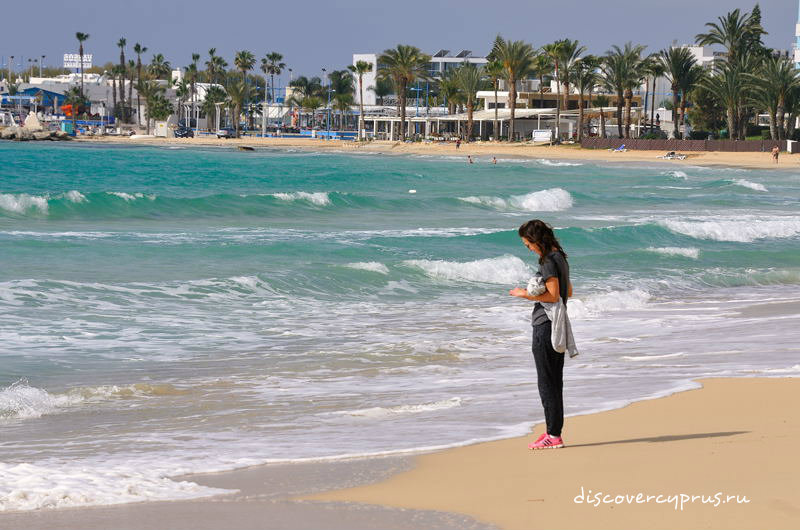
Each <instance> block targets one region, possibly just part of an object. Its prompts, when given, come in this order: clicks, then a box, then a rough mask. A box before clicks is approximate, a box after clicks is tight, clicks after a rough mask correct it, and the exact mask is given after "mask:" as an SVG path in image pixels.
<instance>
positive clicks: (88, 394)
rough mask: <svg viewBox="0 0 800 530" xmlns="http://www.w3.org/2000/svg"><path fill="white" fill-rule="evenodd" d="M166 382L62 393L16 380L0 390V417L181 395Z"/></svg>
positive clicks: (32, 415) (39, 414)
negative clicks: (135, 398)
mask: <svg viewBox="0 0 800 530" xmlns="http://www.w3.org/2000/svg"><path fill="white" fill-rule="evenodd" d="M186 392H187V391H186V390H181V389H179V388H176V387H174V386H172V385H169V384H149V383H134V384H129V385H99V386H92V387H77V388H72V389H70V390H68V391H66V392H63V393H55V394H53V393H50V392H47V391H46V390H43V389H41V388H36V387H32V386H30V385H28V384H27V383H26V382H25V381H17V382H16V383H13V384H12V385H10V386H8V387H6V388H3V389H2V390H0V419H33V418H41V417H42V416H45V415H49V414H56V413H58V412H61V411H62V410H63V409H67V408H68V407H72V406H75V405H79V404H81V403H84V402H96V401H103V400H107V399H117V398H127V397H150V396H167V395H179V394H185V393H186Z"/></svg>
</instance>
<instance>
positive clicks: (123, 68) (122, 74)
mask: <svg viewBox="0 0 800 530" xmlns="http://www.w3.org/2000/svg"><path fill="white" fill-rule="evenodd" d="M127 43H128V41H126V40H125V37H121V38H120V39H119V40H118V41H117V47H119V69H118V70H117V73H118V75H119V105H120V107H121V111H120V115H119V117H120V119H121V120H122V121H123V122H125V123H127V121H128V112H127V108H126V107H125V78H126V77H127V75H126V73H127V63H126V62H125V45H126V44H127Z"/></svg>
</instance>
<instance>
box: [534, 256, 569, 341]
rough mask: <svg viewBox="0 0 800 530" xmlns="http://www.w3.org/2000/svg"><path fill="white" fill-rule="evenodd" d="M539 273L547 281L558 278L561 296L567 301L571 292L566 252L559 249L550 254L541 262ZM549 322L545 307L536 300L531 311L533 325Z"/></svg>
mask: <svg viewBox="0 0 800 530" xmlns="http://www.w3.org/2000/svg"><path fill="white" fill-rule="evenodd" d="M539 274H541V275H542V280H543V281H544V282H545V283H546V282H547V280H549V279H550V278H552V277H554V276H555V277H557V278H558V288H559V289H558V290H559V291H560V294H561V298H562V299H563V300H564V302H565V303H566V300H567V293H568V292H569V263H568V262H567V260H566V259H565V258H564V254H562V253H561V252H559V251H557V250H555V251H553V252H551V253H550V254H548V255H547V256H546V257H545V258H544V260H543V262H542V263H541V264H539ZM548 322H550V319H549V318H547V313H545V311H544V307H542V304H540V303H539V302H536V305H535V306H534V307H533V312H532V313H531V325H533V326H538V325H540V324H547V323H548Z"/></svg>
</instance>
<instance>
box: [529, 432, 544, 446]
mask: <svg viewBox="0 0 800 530" xmlns="http://www.w3.org/2000/svg"><path fill="white" fill-rule="evenodd" d="M546 436H547V433H546V432H543V433H542V434H540V435H539V437H538V438H537V439H536V441H535V442H533V443H531V444H529V445H528V448H530V449H532V448H533V446H534V445H536V444H538V443H539V442H541V441H542V440H544V439H545V437H546Z"/></svg>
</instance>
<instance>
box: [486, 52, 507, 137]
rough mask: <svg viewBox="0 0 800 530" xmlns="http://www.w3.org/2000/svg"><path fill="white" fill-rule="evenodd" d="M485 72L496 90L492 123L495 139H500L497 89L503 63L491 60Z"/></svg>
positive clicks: (501, 75)
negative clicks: (498, 133)
mask: <svg viewBox="0 0 800 530" xmlns="http://www.w3.org/2000/svg"><path fill="white" fill-rule="evenodd" d="M483 72H484V74H486V77H488V78H489V80H490V81H491V82H492V89H493V90H494V123H493V124H492V132H493V134H492V136H494V139H495V140H499V139H500V137H499V136H498V135H497V129H498V126H497V124H498V123H499V120H498V119H497V89H498V85H499V84H500V79H501V78H502V77H503V64H502V63H501V62H500V61H497V60H492V61H489V62H488V63H486V65H485V66H484V67H483Z"/></svg>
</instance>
